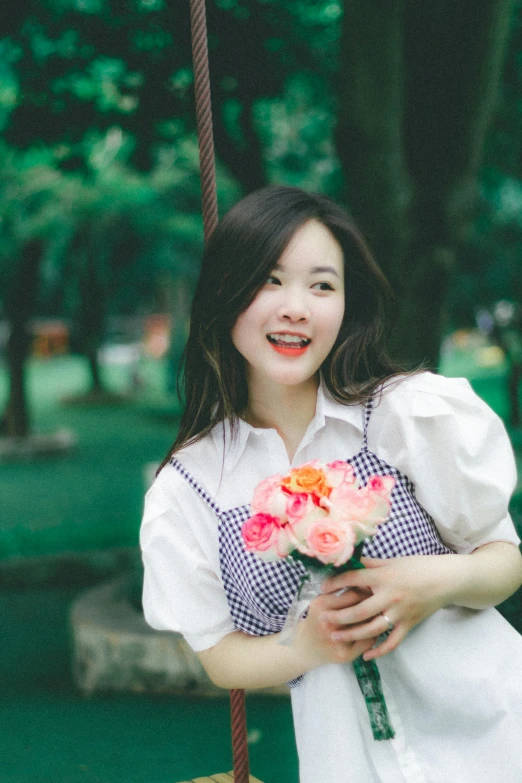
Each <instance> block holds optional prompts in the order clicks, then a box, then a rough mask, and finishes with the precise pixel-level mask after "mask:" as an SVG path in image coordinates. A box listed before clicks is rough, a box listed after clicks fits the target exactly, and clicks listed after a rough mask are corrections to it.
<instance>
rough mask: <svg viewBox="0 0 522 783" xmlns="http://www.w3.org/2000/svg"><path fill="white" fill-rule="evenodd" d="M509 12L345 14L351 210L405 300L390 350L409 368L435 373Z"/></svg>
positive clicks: (344, 157) (363, 7) (351, 5)
mask: <svg viewBox="0 0 522 783" xmlns="http://www.w3.org/2000/svg"><path fill="white" fill-rule="evenodd" d="M512 7H513V4H512V2H511V1H510V0H483V1H482V2H480V3H471V2H461V3H454V2H452V1H451V0H438V2H432V3H415V2H407V1H406V0H376V2H373V3H366V2H363V0H350V2H345V4H344V17H343V42H342V46H341V60H342V67H341V72H340V75H341V77H342V83H341V86H340V103H341V111H340V119H339V124H338V126H337V150H338V153H339V156H340V159H341V162H342V166H343V169H344V172H345V179H346V185H347V190H348V199H349V203H350V205H351V207H352V211H353V212H354V215H355V218H356V219H357V221H358V223H359V224H360V225H361V227H362V229H363V231H364V233H365V234H366V235H367V236H368V238H369V240H370V244H371V245H372V247H373V249H374V251H375V252H376V255H377V258H378V259H379V261H380V263H381V264H382V266H383V268H384V270H385V272H386V273H387V275H388V277H389V278H390V280H391V282H392V285H393V287H394V289H395V291H396V293H397V296H398V301H399V307H400V311H399V319H398V323H397V328H396V330H395V332H394V335H393V342H392V344H393V348H394V352H395V355H396V356H397V357H398V358H399V359H401V360H402V361H404V362H405V363H407V364H414V363H417V362H419V361H426V362H427V364H428V365H429V366H431V367H433V368H436V367H437V365H438V353H439V345H440V340H441V330H442V315H443V312H444V304H445V299H446V295H447V290H448V285H449V281H450V279H451V276H452V274H453V271H454V268H455V263H456V259H457V255H458V250H459V246H460V245H461V244H462V243H463V242H465V240H466V238H467V235H468V234H469V229H470V226H471V222H472V219H473V217H474V209H475V207H476V197H477V192H478V172H479V167H480V163H481V157H482V153H483V148H484V143H485V136H486V131H487V127H488V123H489V121H490V119H491V116H492V112H493V109H494V106H495V102H496V100H497V96H498V87H499V81H500V75H501V69H502V63H503V57H504V52H505V44H506V40H507V36H508V31H509V25H510V21H511V14H512Z"/></svg>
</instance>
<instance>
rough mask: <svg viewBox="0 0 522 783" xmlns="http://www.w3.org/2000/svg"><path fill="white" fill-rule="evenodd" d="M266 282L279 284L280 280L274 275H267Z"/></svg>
mask: <svg viewBox="0 0 522 783" xmlns="http://www.w3.org/2000/svg"><path fill="white" fill-rule="evenodd" d="M266 282H267V283H269V284H270V285H281V281H280V280H278V279H277V277H274V275H268V277H267V279H266Z"/></svg>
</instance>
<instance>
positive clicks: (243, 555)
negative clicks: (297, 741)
mask: <svg viewBox="0 0 522 783" xmlns="http://www.w3.org/2000/svg"><path fill="white" fill-rule="evenodd" d="M372 408H373V398H371V399H369V400H368V402H367V403H366V405H365V408H364V429H363V440H362V445H361V450H360V451H359V453H358V454H356V455H355V456H353V457H351V458H349V459H348V460H347V462H349V463H350V464H351V465H352V466H353V468H354V471H355V474H356V476H357V478H358V479H359V481H360V482H361V484H362V485H364V484H366V481H367V479H368V478H369V477H370V476H384V475H391V476H393V477H394V479H395V482H396V483H395V486H394V488H393V491H392V495H391V510H390V516H389V521H388V522H387V523H386V524H384V525H382V526H381V527H380V528H379V531H378V533H377V534H376V535H375V536H374V538H373V539H371V540H370V541H368V542H367V543H366V544H365V546H364V550H363V554H364V555H366V556H368V557H377V558H389V557H401V556H404V555H445V554H452V550H451V549H449V548H448V547H447V546H445V545H444V544H443V542H442V540H441V538H440V535H439V533H438V531H437V528H436V527H435V523H434V521H433V519H432V517H430V515H429V514H428V513H427V511H425V509H424V508H423V507H422V506H421V505H420V503H419V502H418V500H417V499H416V497H415V487H414V485H413V484H412V482H411V481H410V479H409V478H408V477H407V476H406V475H405V474H404V473H401V472H400V471H399V470H397V468H394V467H393V466H392V465H388V463H387V462H385V461H384V460H383V459H381V458H380V457H378V456H377V454H374V453H373V452H372V451H370V450H369V448H368V424H369V421H370V416H371V412H372ZM170 464H171V465H172V467H174V468H175V469H176V470H177V471H178V473H180V475H181V476H183V478H184V479H185V480H186V481H187V482H188V483H189V484H190V486H191V487H192V488H193V489H194V490H195V491H196V492H197V493H198V495H200V497H201V498H202V499H203V500H204V501H205V502H206V503H208V505H209V506H210V508H211V509H212V510H213V512H214V513H215V515H216V517H217V519H218V537H219V562H220V568H221V578H222V581H223V586H224V589H225V593H226V596H227V600H228V605H229V608H230V614H231V616H232V620H233V622H234V625H235V626H236V628H237V629H238V630H240V631H243V632H244V633H248V634H251V635H253V636H266V635H268V634H271V633H277V632H278V631H280V630H281V629H282V627H283V625H284V622H285V619H286V616H287V614H288V609H289V607H290V604H291V602H292V599H293V598H294V595H295V594H296V592H297V589H298V587H299V582H300V577H301V575H302V574H303V573H304V567H303V566H302V565H301V564H300V563H298V564H297V565H291V564H290V563H287V562H284V561H281V562H276V563H265V562H264V561H263V560H261V559H260V558H258V557H257V556H256V555H254V554H253V553H251V552H247V551H246V550H245V546H244V543H243V538H242V536H241V526H242V525H243V523H244V522H245V521H246V520H247V519H248V518H249V516H251V511H250V507H249V506H239V507H237V508H231V509H228V510H226V511H223V510H221V509H220V508H219V507H218V506H217V504H216V503H215V502H214V500H213V499H212V497H211V496H210V494H209V493H208V492H207V491H206V490H205V489H204V487H202V486H201V484H199V483H198V482H197V481H196V480H195V479H194V477H193V476H192V475H191V474H190V473H189V472H188V471H187V470H185V468H184V467H183V465H182V464H181V463H180V462H179V461H178V460H177V459H176V458H175V457H172V459H171V460H170ZM301 679H302V678H301V677H298V678H296V679H295V680H292V681H291V682H290V683H289V685H290V686H292V685H296V684H297V683H298V682H300V680H301Z"/></svg>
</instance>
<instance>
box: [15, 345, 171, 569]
mask: <svg viewBox="0 0 522 783" xmlns="http://www.w3.org/2000/svg"><path fill="white" fill-rule="evenodd" d="M106 375H107V377H108V381H109V384H110V387H111V389H113V390H116V391H125V389H126V387H127V386H128V383H129V379H128V377H127V376H128V370H126V369H125V368H121V367H114V368H109V369H108V371H107V373H106ZM144 375H146V379H147V386H146V387H145V389H144V391H143V392H141V394H140V396H139V397H138V398H137V399H136V400H135V401H134V402H132V403H128V404H123V405H109V406H104V407H88V406H85V407H79V406H66V405H63V404H61V402H60V398H61V397H63V396H66V395H68V394H75V393H79V392H82V391H84V390H85V389H86V388H87V381H88V379H87V373H86V367H85V365H84V363H83V362H82V361H81V360H80V359H78V358H76V357H64V358H60V359H54V360H51V361H36V360H34V361H33V362H31V364H30V371H29V388H30V403H31V410H32V412H33V419H34V424H35V428H37V429H38V430H39V431H42V432H52V431H53V430H56V429H60V428H68V429H71V430H72V431H73V432H74V433H75V435H76V437H77V439H78V445H77V447H76V448H75V449H74V451H73V452H71V453H68V454H66V455H62V456H53V457H46V458H40V459H38V460H37V461H35V462H19V463H18V464H16V463H11V464H3V465H2V466H1V467H0V471H1V474H2V492H1V499H0V559H2V558H3V559H5V558H9V557H13V556H17V555H24V556H38V555H44V554H53V553H58V552H62V551H69V550H70V551H83V550H86V549H105V548H109V547H116V546H128V545H134V544H136V543H137V540H138V530H139V524H140V517H141V510H142V504H143V493H144V489H145V484H144V478H143V466H144V464H145V463H147V462H154V461H159V460H161V459H162V457H163V456H164V454H165V453H166V451H167V449H168V448H169V446H170V444H171V443H172V441H173V440H174V437H175V427H176V424H175V419H174V417H173V416H172V415H169V411H170V413H171V412H172V409H173V406H172V403H171V402H170V401H169V400H168V399H167V398H166V397H165V395H164V394H163V393H162V382H163V366H162V365H160V364H158V363H149V364H148V365H146V366H145V367H144ZM5 389H6V378H5V373H3V374H2V373H0V399H1V398H2V396H3V397H4V398H5ZM2 391H3V394H2Z"/></svg>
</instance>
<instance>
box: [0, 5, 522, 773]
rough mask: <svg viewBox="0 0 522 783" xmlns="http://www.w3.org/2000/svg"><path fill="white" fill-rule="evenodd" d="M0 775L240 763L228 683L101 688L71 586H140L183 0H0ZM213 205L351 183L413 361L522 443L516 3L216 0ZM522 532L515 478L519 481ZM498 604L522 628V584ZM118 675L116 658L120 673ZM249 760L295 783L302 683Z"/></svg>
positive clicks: (182, 120)
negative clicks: (219, 686) (215, 693)
mask: <svg viewBox="0 0 522 783" xmlns="http://www.w3.org/2000/svg"><path fill="white" fill-rule="evenodd" d="M3 11H4V14H3V17H4V18H3V23H2V38H1V39H0V129H1V138H0V192H1V195H2V198H1V201H0V628H1V638H2V655H1V660H2V666H1V667H0V715H1V719H2V720H1V723H2V725H3V727H4V728H3V730H2V732H1V733H0V780H1V781H2V783H15V782H16V783H20V782H21V781H24V782H25V781H30V782H31V783H49V782H52V783H54V782H56V783H76V781H78V782H80V781H82V782H83V781H84V782H85V783H120V781H121V782H122V783H123V781H126V783H128V782H129V781H131V782H132V783H167V782H168V783H176V781H178V780H183V779H187V778H191V777H195V776H196V775H203V774H210V772H213V771H217V770H226V769H229V768H230V766H231V762H230V749H229V736H228V732H229V726H228V704H227V700H226V698H221V699H220V698H216V697H213V698H210V699H209V698H206V697H202V696H196V695H194V694H192V695H191V694H190V693H177V694H172V693H170V694H157V693H153V692H151V691H152V690H153V687H152V686H153V683H150V685H151V689H150V690H149V691H148V692H147V691H146V692H141V693H136V692H133V691H131V690H122V689H121V688H120V689H119V690H118V687H119V686H118V684H117V679H118V677H117V674H115V676H114V679H115V683H114V687H112V688H111V686H110V684H108V683H107V682H105V685H104V687H96V686H92V687H90V688H86V687H85V681H84V680H82V674H81V672H78V671H77V670H76V673H75V670H74V659H75V649H74V645H73V635H72V629H71V619H70V612H71V608H72V607H73V606H74V605H75V602H76V601H77V600H78V598H79V597H81V596H83V595H85V594H87V593H88V592H89V591H90V590H92V589H93V588H96V587H98V586H100V585H101V586H103V585H105V584H106V583H107V582H108V581H110V580H112V579H116V578H118V579H120V580H122V581H120V582H119V584H121V585H122V587H121V590H122V596H121V600H122V601H127V602H129V603H130V604H131V605H132V606H133V607H135V610H136V611H139V586H140V571H139V553H138V550H137V541H138V531H139V523H140V515H141V510H142V502H143V493H144V491H145V489H146V486H147V485H148V483H149V481H150V477H151V470H152V469H151V466H153V465H154V464H157V463H158V462H159V461H160V460H161V459H162V457H163V456H164V454H165V453H166V451H167V449H168V447H169V445H170V444H171V443H172V441H173V440H174V436H175V432H176V425H177V421H178V420H179V413H180V405H179V402H178V401H177V397H176V394H175V377H176V372H177V368H178V365H179V361H180V356H181V352H182V349H183V344H184V340H185V337H186V330H187V320H188V313H189V308H190V297H191V292H192V290H193V287H194V284H195V280H196V277H197V272H198V264H199V259H200V254H201V248H202V234H203V227H202V220H201V205H200V204H201V202H200V199H201V196H200V185H199V164H198V150H197V138H196V131H195V108H194V97H193V74H192V65H191V53H190V22H189V9H188V0H186V2H185V0H32V2H27V3H19V2H18V3H15V2H13V0H5V2H4V4H3ZM207 12H208V28H209V48H210V69H211V82H212V99H213V118H214V134H215V144H216V164H217V184H218V201H219V209H220V214H223V212H224V211H226V209H227V208H228V207H230V206H231V205H232V204H233V203H235V201H237V199H238V198H240V197H241V195H243V194H246V193H248V192H250V191H251V190H253V189H255V188H257V187H260V186H262V185H264V184H267V183H270V182H277V183H287V184H292V185H298V186H301V187H304V188H307V189H313V190H319V191H321V192H324V193H327V194H328V195H330V196H332V197H333V198H335V199H337V200H339V201H340V202H342V203H345V204H346V205H347V206H348V208H349V209H350V210H351V211H352V213H353V214H354V216H355V218H356V220H357V221H358V223H359V224H360V226H361V228H362V229H363V232H364V233H365V234H366V235H367V236H368V237H369V240H370V244H371V246H372V248H373V249H374V251H375V253H376V256H377V258H378V260H379V262H380V263H381V265H382V266H383V268H384V269H385V271H386V273H387V275H388V277H389V278H390V280H391V282H392V284H393V286H394V288H395V290H396V293H397V298H398V302H399V305H400V307H399V311H398V313H397V325H396V328H395V330H394V332H393V335H392V349H393V352H394V355H395V356H396V357H397V358H398V359H400V360H401V361H402V362H403V363H404V364H405V365H408V366H413V365H415V364H416V363H418V362H425V364H426V366H428V367H431V368H432V369H434V370H438V371H440V372H442V373H443V374H446V375H449V376H465V377H467V378H468V379H469V380H470V381H471V383H472V385H473V387H474V388H475V390H476V391H477V393H478V394H480V395H481V396H482V397H483V398H484V399H485V400H486V401H487V402H488V403H489V404H490V405H491V406H492V407H493V408H494V410H495V411H496V412H497V413H498V414H499V415H500V416H501V417H502V418H503V419H504V422H505V424H506V426H507V427H508V431H509V434H510V437H511V439H512V443H513V446H514V449H515V453H516V456H517V462H520V455H521V454H522V429H521V424H520V414H519V394H518V380H519V374H520V372H521V368H522V342H521V340H522V337H521V335H520V307H521V304H522V263H521V262H522V4H521V3H520V2H519V0H511V2H508V1H507V0H496V1H494V0H475V1H474V2H466V1H464V0H463V1H462V2H460V3H458V4H455V3H454V2H450V0H439V1H438V2H436V3H432V2H426V3H418V2H407V1H406V0H375V1H374V2H371V3H368V2H362V1H361V0H344V2H342V1H341V0H295V1H294V0H209V2H207ZM512 511H513V516H514V519H515V522H516V524H517V525H518V526H519V529H522V525H521V523H522V493H521V492H519V490H517V492H516V493H515V496H514V498H513V502H512ZM501 610H502V611H503V613H504V614H505V616H506V617H507V618H508V620H509V621H510V622H512V623H513V625H515V627H517V628H518V629H519V630H521V631H522V599H521V597H520V594H517V595H515V596H514V597H513V598H512V599H510V600H509V601H508V602H506V603H505V604H504V605H503V606H502V607H501ZM120 685H121V683H120ZM248 705H249V706H248V712H249V731H250V753H251V766H252V772H253V774H255V775H256V776H257V777H259V778H261V779H262V780H263V781H265V783H296V781H297V767H296V758H295V748H294V742H293V735H292V727H291V717H290V709H289V704H288V700H287V699H286V698H285V697H276V696H261V695H252V696H249V699H248Z"/></svg>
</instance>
